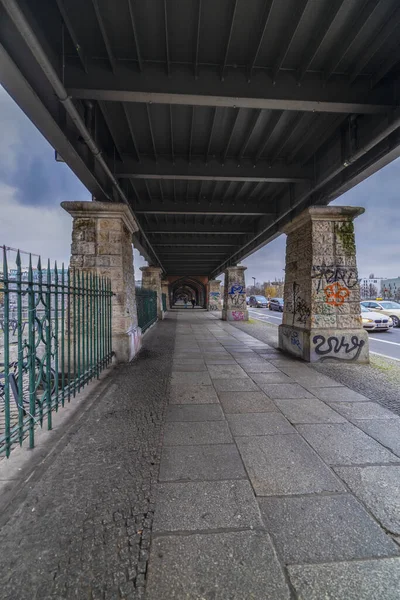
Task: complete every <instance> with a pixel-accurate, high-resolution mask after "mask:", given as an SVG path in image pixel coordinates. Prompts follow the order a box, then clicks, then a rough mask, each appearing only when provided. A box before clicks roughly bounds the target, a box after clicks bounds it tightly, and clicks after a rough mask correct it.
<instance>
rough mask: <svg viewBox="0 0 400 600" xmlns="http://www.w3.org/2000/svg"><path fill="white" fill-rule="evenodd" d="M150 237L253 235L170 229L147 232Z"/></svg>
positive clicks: (233, 232)
mask: <svg viewBox="0 0 400 600" xmlns="http://www.w3.org/2000/svg"><path fill="white" fill-rule="evenodd" d="M146 233H147V234H149V235H200V236H202V235H252V233H253V232H252V231H234V230H226V229H225V230H223V231H222V230H218V231H217V230H214V231H208V230H207V229H198V230H197V231H188V230H185V229H181V230H178V229H176V230H168V229H157V230H153V231H146Z"/></svg>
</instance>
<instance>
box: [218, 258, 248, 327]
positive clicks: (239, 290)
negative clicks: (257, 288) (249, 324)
mask: <svg viewBox="0 0 400 600" xmlns="http://www.w3.org/2000/svg"><path fill="white" fill-rule="evenodd" d="M246 269H247V267H242V266H241V265H237V266H236V267H228V268H227V269H226V271H225V283H224V308H223V309H222V318H223V320H224V321H248V319H249V313H248V311H247V304H246V283H245V279H244V272H245V270H246Z"/></svg>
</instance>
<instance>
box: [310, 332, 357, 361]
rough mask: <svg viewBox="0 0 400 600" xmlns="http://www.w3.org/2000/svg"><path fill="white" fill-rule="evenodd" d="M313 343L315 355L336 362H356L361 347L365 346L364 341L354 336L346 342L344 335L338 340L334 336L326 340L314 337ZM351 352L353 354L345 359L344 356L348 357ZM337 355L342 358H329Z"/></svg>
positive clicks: (321, 337) (318, 336)
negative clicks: (334, 359) (336, 360)
mask: <svg viewBox="0 0 400 600" xmlns="http://www.w3.org/2000/svg"><path fill="white" fill-rule="evenodd" d="M313 343H314V344H316V346H315V353H316V354H318V355H319V356H322V357H326V358H336V359H338V360H341V359H343V360H357V358H358V357H359V356H360V353H361V350H362V349H363V346H364V345H365V341H364V340H360V339H359V338H358V336H356V335H352V336H351V338H350V341H349V342H348V341H346V337H345V336H344V335H342V337H341V338H340V339H339V337H336V336H335V335H331V336H329V337H328V338H326V337H325V336H324V335H315V336H314V337H313ZM352 352H354V353H355V354H354V355H353V356H351V357H349V358H346V355H349V354H351V353H352ZM338 354H341V355H342V356H329V355H338ZM343 355H344V356H343Z"/></svg>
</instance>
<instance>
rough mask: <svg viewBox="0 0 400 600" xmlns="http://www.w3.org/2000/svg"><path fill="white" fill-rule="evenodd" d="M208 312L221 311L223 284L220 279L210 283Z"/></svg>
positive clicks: (211, 280)
mask: <svg viewBox="0 0 400 600" xmlns="http://www.w3.org/2000/svg"><path fill="white" fill-rule="evenodd" d="M207 310H213V311H214V310H221V282H220V281H219V280H218V279H210V281H209V282H208V302H207Z"/></svg>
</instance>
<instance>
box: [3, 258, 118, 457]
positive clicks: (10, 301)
mask: <svg viewBox="0 0 400 600" xmlns="http://www.w3.org/2000/svg"><path fill="white" fill-rule="evenodd" d="M7 252H8V251H7V249H6V248H5V247H3V252H2V261H1V260H0V267H1V266H2V269H1V268H0V455H1V454H5V455H6V456H7V457H8V456H9V455H10V451H11V448H12V446H13V445H14V444H17V443H19V444H22V441H23V439H24V438H25V437H29V445H30V447H31V448H33V447H34V444H35V429H36V426H37V425H40V426H43V423H44V422H46V423H47V428H48V429H51V428H52V412H53V410H55V411H57V410H58V408H59V407H60V406H64V403H65V402H66V401H67V402H69V401H70V399H71V396H75V395H76V393H77V392H79V391H80V390H81V389H82V388H83V387H84V386H85V385H86V384H87V383H88V382H89V381H90V380H92V379H93V378H95V377H98V376H99V374H100V371H101V370H102V369H104V368H105V367H106V366H107V365H109V363H110V361H111V358H112V346H111V318H112V307H111V299H112V295H113V294H112V291H111V284H110V281H109V280H107V279H105V278H103V277H99V276H97V275H95V274H92V273H87V272H86V273H84V272H79V271H74V270H70V269H65V268H64V266H62V268H61V269H58V268H57V263H55V265H54V268H51V267H50V262H48V264H47V267H46V268H43V267H42V265H41V260H40V258H39V259H38V262H37V267H36V268H34V267H33V266H32V256H31V255H29V262H28V265H27V267H26V268H23V266H22V261H21V253H20V252H19V251H18V252H16V257H15V260H14V261H13V262H14V267H15V268H11V260H10V259H8V257H7ZM10 258H11V257H10ZM1 262H2V265H1ZM9 265H10V266H9Z"/></svg>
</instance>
